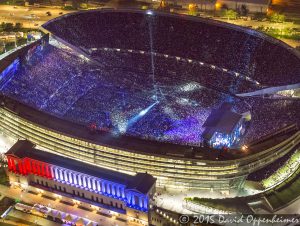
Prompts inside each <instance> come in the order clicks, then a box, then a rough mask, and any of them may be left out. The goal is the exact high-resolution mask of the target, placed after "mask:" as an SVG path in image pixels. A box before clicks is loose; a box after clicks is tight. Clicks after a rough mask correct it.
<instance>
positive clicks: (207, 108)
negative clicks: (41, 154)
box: [0, 10, 300, 190]
mask: <svg viewBox="0 0 300 226" xmlns="http://www.w3.org/2000/svg"><path fill="white" fill-rule="evenodd" d="M43 27H44V29H46V31H47V32H48V33H49V34H50V42H49V43H48V41H47V40H46V38H44V39H42V40H39V41H37V42H35V43H32V44H30V45H28V46H27V47H24V48H23V49H21V50H19V51H17V52H15V53H14V54H12V55H10V56H8V57H6V58H5V59H3V60H2V65H3V68H2V69H1V70H2V74H1V75H0V90H1V99H2V100H1V108H0V120H1V124H0V128H1V129H2V130H3V131H4V133H6V134H7V135H9V136H11V137H14V138H17V139H18V138H26V139H28V140H30V141H32V142H34V143H35V144H37V145H39V146H40V147H43V148H45V149H47V150H48V151H50V152H55V153H59V154H61V155H64V156H68V157H72V158H76V159H78V160H81V161H84V162H88V163H91V164H95V165H99V166H102V167H105V168H109V169H112V170H116V171H122V172H125V173H129V174H134V173H136V172H148V173H150V174H152V175H153V176H155V177H157V179H158V180H157V185H158V186H161V187H163V186H165V187H167V188H171V187H173V188H180V187H181V188H197V189H218V190H230V189H237V188H241V187H243V184H244V181H245V179H246V178H247V176H248V175H249V174H251V173H254V172H255V171H257V170H259V169H261V168H264V167H268V166H269V165H270V164H272V163H273V162H275V161H278V160H279V159H280V158H283V157H284V156H285V155H287V154H289V153H291V152H293V151H295V150H296V149H297V148H298V147H299V141H300V132H299V129H298V127H297V124H298V123H299V121H300V115H299V109H300V101H299V99H297V98H296V97H294V96H293V90H294V91H295V90H297V89H298V88H299V84H300V76H299V75H300V57H299V55H297V53H295V52H293V50H291V49H289V48H288V47H287V46H285V45H284V44H283V43H281V42H279V41H277V40H274V39H272V38H270V37H267V36H265V35H262V34H260V33H257V32H255V31H253V30H248V29H243V28H239V27H235V26H229V25H227V24H223V23H220V22H215V21H210V20H204V19H200V18H197V19H195V18H193V17H188V16H178V15H169V14H164V13H155V14H153V13H152V12H141V11H128V10H117V11H115V10H114V11H112V10H101V11H88V12H80V13H75V14H69V15H65V16H63V17H60V18H57V19H54V20H52V21H50V22H48V23H46V24H45V25H44V26H43ZM274 59H276V60H274ZM224 103H227V104H230V106H231V112H230V113H232V114H235V115H239V116H240V117H241V118H247V120H245V123H244V126H243V127H241V128H240V127H239V130H242V131H243V132H241V134H240V136H238V137H234V142H233V143H232V145H230V146H229V147H224V148H212V147H211V145H210V144H209V143H208V142H207V141H206V139H205V136H204V134H205V133H206V132H207V130H206V129H207V128H205V126H207V125H208V124H209V123H208V121H210V120H208V119H209V118H211V116H212V115H213V114H212V112H214V110H216V109H219V108H220V106H222V105H223V104H224ZM230 115H231V114H230ZM230 119H231V118H230ZM210 124H211V123H210ZM227 128H228V126H226V129H227ZM242 147H243V148H242Z"/></svg>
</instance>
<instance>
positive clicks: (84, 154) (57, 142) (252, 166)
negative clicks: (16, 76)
mask: <svg viewBox="0 0 300 226" xmlns="http://www.w3.org/2000/svg"><path fill="white" fill-rule="evenodd" d="M0 122H1V123H0V129H1V130H2V131H3V132H4V133H5V134H6V135H8V136H10V137H13V138H15V139H19V138H24V139H28V140H30V141H32V142H33V143H35V144H37V145H38V146H40V147H43V148H45V149H46V150H48V151H50V152H53V153H57V154H61V155H64V156H67V157H71V158H74V159H77V160H80V161H84V162H88V163H91V164H95V165H98V166H101V167H105V168H108V169H111V170H116V171H120V172H124V173H128V174H134V173H136V172H148V173H150V174H152V175H153V176H155V177H156V178H157V179H158V181H157V185H158V186H159V187H166V188H177V189H191V188H195V189H212V188H213V189H215V190H226V191H228V190H231V189H238V188H240V187H241V186H242V185H243V182H244V180H245V177H246V176H247V175H248V174H249V173H251V172H254V171H256V170H258V169H260V168H262V167H264V166H266V165H268V164H270V163H271V162H273V161H275V160H276V159H278V158H280V157H282V156H283V155H285V154H286V153H288V152H289V151H291V150H293V149H294V148H296V147H297V146H298V145H299V143H300V131H297V132H296V133H294V134H293V135H292V136H290V137H289V138H287V139H285V140H284V141H282V142H281V143H279V144H277V145H275V146H274V147H272V148H268V149H266V150H262V151H260V152H258V153H256V154H253V155H249V156H246V157H244V158H241V159H236V160H228V161H211V160H200V159H197V158H194V159H188V158H180V157H178V158H177V157H173V156H163V155H162V156H158V155H149V153H144V154H142V153H134V152H130V151H124V150H122V147H119V148H111V147H108V146H103V145H100V144H97V143H94V142H91V141H89V140H84V139H81V138H78V137H74V136H72V135H71V134H64V133H61V132H59V131H54V130H52V129H48V128H46V127H43V126H40V125H38V124H36V123H34V122H31V121H29V120H27V119H24V118H22V117H20V116H18V114H17V113H15V112H13V111H11V110H9V109H7V108H5V107H1V108H0Z"/></svg>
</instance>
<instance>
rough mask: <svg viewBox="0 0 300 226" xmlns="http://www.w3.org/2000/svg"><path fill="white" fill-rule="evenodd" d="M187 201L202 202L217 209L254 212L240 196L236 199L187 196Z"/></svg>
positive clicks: (201, 203)
mask: <svg viewBox="0 0 300 226" xmlns="http://www.w3.org/2000/svg"><path fill="white" fill-rule="evenodd" d="M186 200H187V201H189V202H192V203H194V204H200V205H204V206H207V207H211V208H213V209H217V210H223V211H230V212H236V213H249V214H250V213H253V212H252V210H251V209H250V208H249V207H248V205H247V203H246V202H241V201H240V200H239V199H238V198H236V199H234V198H233V199H207V198H198V197H193V198H186Z"/></svg>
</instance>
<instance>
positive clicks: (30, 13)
mask: <svg viewBox="0 0 300 226" xmlns="http://www.w3.org/2000/svg"><path fill="white" fill-rule="evenodd" d="M47 12H50V13H51V16H48V15H47ZM70 12H72V11H70V10H68V11H67V10H62V9H61V7H25V6H8V5H1V6H0V20H1V22H6V23H14V24H15V23H22V24H23V27H25V28H38V27H39V26H41V25H42V24H43V23H45V22H47V21H48V20H50V19H53V18H55V17H58V16H60V14H61V13H62V14H67V13H70Z"/></svg>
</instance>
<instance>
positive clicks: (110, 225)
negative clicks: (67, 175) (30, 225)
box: [0, 185, 135, 226]
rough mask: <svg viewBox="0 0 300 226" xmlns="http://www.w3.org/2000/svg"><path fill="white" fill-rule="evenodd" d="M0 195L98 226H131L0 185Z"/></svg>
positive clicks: (94, 212)
mask: <svg viewBox="0 0 300 226" xmlns="http://www.w3.org/2000/svg"><path fill="white" fill-rule="evenodd" d="M0 193H1V194H2V195H3V196H6V197H9V198H13V199H16V198H18V199H19V200H21V201H23V202H25V203H28V204H31V205H34V204H41V205H44V206H49V207H51V208H53V209H56V210H59V211H62V212H66V213H70V214H73V215H76V216H78V217H82V218H86V219H89V220H92V221H94V222H98V223H100V225H105V226H126V225H131V224H127V223H125V222H122V221H118V220H116V219H115V218H114V217H111V218H109V217H105V216H102V215H99V214H97V213H96V211H86V210H83V209H80V208H77V207H76V206H70V205H66V204H64V203H61V202H59V199H56V200H51V199H46V198H44V197H42V196H41V195H35V194H31V193H28V192H24V191H22V190H21V189H20V188H13V187H7V186H4V185H0ZM30 219H31V220H32V219H34V220H36V217H35V216H34V215H32V217H31V218H29V219H27V220H30ZM0 225H1V223H0ZM132 225H135V224H132ZM43 226H44V225H43ZM45 226H46V225H45Z"/></svg>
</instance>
